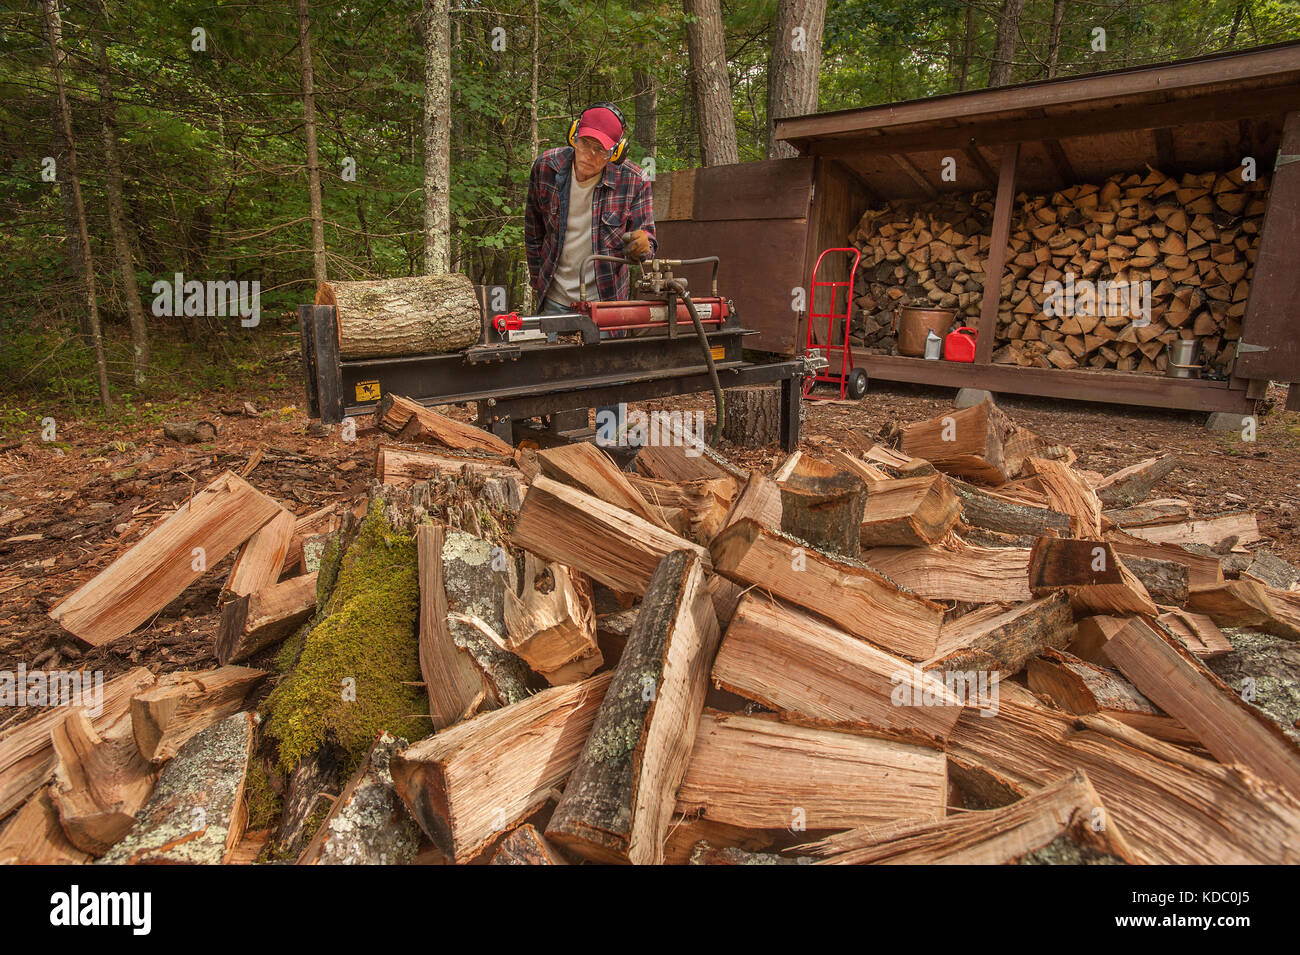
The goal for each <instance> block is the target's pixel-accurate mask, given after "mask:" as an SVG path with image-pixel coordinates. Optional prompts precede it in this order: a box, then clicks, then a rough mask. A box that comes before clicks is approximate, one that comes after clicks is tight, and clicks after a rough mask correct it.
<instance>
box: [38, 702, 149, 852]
mask: <svg viewBox="0 0 1300 955" xmlns="http://www.w3.org/2000/svg"><path fill="white" fill-rule="evenodd" d="M50 741H51V745H52V746H53V747H54V753H55V757H56V759H57V763H56V765H55V770H54V785H53V786H52V787H51V789H50V798H51V800H52V801H53V803H54V806H55V808H56V809H57V810H58V813H59V824H60V825H61V826H62V827H63V831H64V834H65V835H67V837H68V841H69V842H71V843H72V844H73V845H75V846H76V847H77V848H78V849H81V850H82V851H83V852H86V853H89V854H90V855H92V856H102V855H103V854H104V853H105V852H107V851H108V850H109V849H111V848H112V847H113V846H114V845H115V844H116V843H117V842H118V841H119V840H120V839H122V837H123V836H125V835H126V834H127V833H128V832H130V831H131V827H132V825H134V824H135V814H136V813H137V812H139V811H140V809H141V808H143V806H144V804H145V803H146V802H148V800H149V796H150V794H152V793H153V787H154V784H155V783H156V782H157V781H158V767H156V766H152V765H150V763H149V761H148V760H147V759H146V758H145V757H144V756H142V755H141V754H140V750H139V749H138V748H137V746H136V743H135V738H134V736H133V735H132V732H131V717H130V715H129V714H126V713H124V714H122V715H121V716H119V717H118V718H117V719H116V720H114V721H113V722H111V723H109V724H107V725H105V726H103V728H102V729H101V730H96V729H95V727H94V725H93V724H92V723H91V721H90V717H89V716H88V715H87V714H86V711H85V710H84V709H77V710H73V711H72V712H71V713H69V714H68V717H67V719H65V720H64V721H63V722H62V723H60V724H59V725H58V726H56V727H54V730H53V732H52V733H51V734H50Z"/></svg>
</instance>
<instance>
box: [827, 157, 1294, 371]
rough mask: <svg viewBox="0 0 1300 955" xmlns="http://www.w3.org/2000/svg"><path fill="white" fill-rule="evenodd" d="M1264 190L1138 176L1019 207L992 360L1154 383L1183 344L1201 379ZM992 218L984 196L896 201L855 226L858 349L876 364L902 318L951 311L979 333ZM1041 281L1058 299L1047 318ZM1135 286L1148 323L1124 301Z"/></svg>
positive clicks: (1237, 325)
mask: <svg viewBox="0 0 1300 955" xmlns="http://www.w3.org/2000/svg"><path fill="white" fill-rule="evenodd" d="M1268 184H1269V177H1268V176H1267V175H1261V176H1260V177H1259V178H1258V179H1256V180H1253V181H1243V180H1242V176H1241V169H1240V168H1238V169H1236V170H1234V171H1232V172H1230V173H1227V174H1220V173H1215V172H1207V173H1201V174H1193V173H1187V174H1185V175H1183V176H1182V177H1181V178H1178V177H1173V176H1166V175H1165V174H1164V173H1162V172H1160V171H1159V170H1156V169H1151V168H1150V167H1148V172H1147V173H1146V174H1145V175H1142V174H1138V173H1134V174H1131V175H1127V176H1124V175H1117V176H1112V177H1111V178H1109V179H1107V180H1106V181H1105V182H1103V183H1101V184H1099V185H1098V184H1082V185H1075V186H1071V187H1069V188H1068V189H1063V190H1061V191H1060V192H1056V193H1053V194H1052V195H1050V196H1044V195H1038V196H1026V195H1023V194H1022V195H1020V196H1017V198H1016V204H1015V207H1014V209H1013V213H1012V222H1011V235H1010V240H1009V246H1008V250H1007V264H1006V269H1005V271H1004V272H1003V275H1002V289H1001V293H1002V302H1001V309H1002V311H1001V312H1000V314H999V316H998V332H997V341H996V350H995V352H994V355H993V360H994V361H995V362H1001V363H1007V364H1016V365H1020V366H1025V367H1038V368H1049V367H1055V368H1081V367H1088V368H1115V369H1118V370H1120V371H1138V372H1152V373H1154V372H1159V373H1163V372H1164V371H1165V369H1166V367H1167V364H1168V361H1167V357H1166V354H1165V346H1166V344H1167V343H1169V342H1171V341H1175V340H1177V339H1180V338H1184V339H1197V340H1199V342H1200V348H1201V356H1202V357H1203V358H1204V359H1206V360H1207V361H1208V363H1209V365H1210V366H1211V367H1226V368H1230V364H1231V359H1232V357H1233V355H1234V354H1235V352H1234V351H1233V347H1234V343H1235V342H1236V341H1237V339H1239V338H1240V337H1241V321H1242V316H1244V315H1245V313H1246V299H1247V297H1248V295H1249V293H1250V280H1251V272H1252V271H1253V268H1254V263H1255V254H1256V246H1257V244H1258V240H1259V232H1260V228H1261V225H1262V222H1263V216H1264V206H1265V199H1266V196H1267V193H1268ZM993 205H994V202H993V196H992V194H991V193H989V192H977V193H973V194H971V195H968V196H952V197H943V198H940V199H936V200H933V201H931V202H929V203H924V204H918V203H916V202H914V201H895V202H891V203H889V204H888V205H887V206H886V207H885V208H883V209H877V210H869V211H868V212H867V213H866V214H865V215H864V216H863V217H862V220H861V222H860V223H859V224H858V227H857V229H856V230H855V231H854V233H853V235H852V236H851V241H852V243H853V245H854V246H856V247H857V248H859V249H861V250H862V261H861V264H860V265H859V271H858V276H857V287H856V289H855V292H856V293H857V294H856V301H855V304H856V305H857V311H856V314H855V320H854V328H853V330H852V331H853V333H854V334H855V335H856V336H857V341H858V343H859V344H862V345H865V346H867V347H869V348H871V349H874V350H878V351H881V352H888V351H889V350H890V345H891V344H892V327H893V314H894V309H895V308H896V307H897V306H900V305H904V306H905V305H918V306H922V307H930V308H932V307H935V306H939V307H943V308H952V309H955V310H956V313H957V317H956V324H958V325H968V326H971V327H974V326H975V325H976V324H977V319H978V318H979V313H980V302H981V299H982V297H983V294H984V263H985V261H986V260H987V258H988V252H989V232H990V229H991V222H992V218H993ZM1067 274H1068V275H1072V276H1073V278H1072V280H1071V279H1070V278H1068V277H1067ZM1053 282H1056V283H1060V284H1061V286H1062V289H1061V292H1060V295H1059V296H1058V297H1057V298H1056V299H1055V300H1054V302H1055V303H1057V304H1053V305H1051V307H1050V308H1048V309H1047V310H1046V311H1045V306H1047V305H1048V300H1049V298H1051V297H1052V292H1053V291H1054V289H1053V287H1052V286H1051V285H1050V283H1053ZM1102 282H1105V283H1108V284H1107V286H1102V287H1100V289H1099V287H1098V286H1099V283H1102ZM1142 282H1147V283H1149V289H1150V299H1149V305H1150V314H1149V316H1147V315H1144V314H1143V312H1142V307H1141V305H1140V304H1139V303H1137V302H1135V301H1134V299H1135V298H1136V296H1133V295H1131V294H1130V292H1131V291H1133V286H1132V285H1131V284H1130V283H1142ZM1112 286H1113V287H1114V288H1111V287H1112ZM1121 288H1122V297H1121ZM1140 288H1141V287H1140V286H1139V287H1138V291H1139V293H1140ZM1135 317H1137V318H1139V322H1138V323H1137V324H1136V325H1135V324H1134V322H1133V319H1134V318H1135ZM1146 318H1149V319H1150V323H1149V324H1146V325H1142V324H1141V321H1142V320H1143V319H1146Z"/></svg>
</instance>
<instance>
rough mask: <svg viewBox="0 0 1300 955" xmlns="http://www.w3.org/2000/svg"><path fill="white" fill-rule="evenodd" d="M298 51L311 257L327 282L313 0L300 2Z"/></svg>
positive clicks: (314, 269) (319, 277)
mask: <svg viewBox="0 0 1300 955" xmlns="http://www.w3.org/2000/svg"><path fill="white" fill-rule="evenodd" d="M298 50H299V53H300V54H301V56H302V108H303V126H304V127H305V133H306V136H307V188H308V192H309V195H310V197H311V258H312V272H313V273H314V274H315V276H316V284H317V285H320V284H321V283H322V282H324V281H325V278H326V270H325V213H324V211H323V209H322V207H321V192H320V154H319V153H318V152H317V150H316V93H315V90H314V89H313V84H312V69H311V9H310V0H298Z"/></svg>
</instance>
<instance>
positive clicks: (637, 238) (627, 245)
mask: <svg viewBox="0 0 1300 955" xmlns="http://www.w3.org/2000/svg"><path fill="white" fill-rule="evenodd" d="M623 254H624V255H625V256H627V257H628V258H630V259H643V258H645V257H646V256H647V255H649V254H650V236H648V235H646V234H645V230H644V229H637V230H636V231H635V232H627V233H624V235H623Z"/></svg>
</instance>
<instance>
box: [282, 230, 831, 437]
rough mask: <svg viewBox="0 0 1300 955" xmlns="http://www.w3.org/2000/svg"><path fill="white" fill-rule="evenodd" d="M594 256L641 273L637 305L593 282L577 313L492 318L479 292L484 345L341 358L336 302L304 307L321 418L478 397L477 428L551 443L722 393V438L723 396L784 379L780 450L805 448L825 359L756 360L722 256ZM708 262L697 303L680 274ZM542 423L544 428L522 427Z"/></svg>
mask: <svg viewBox="0 0 1300 955" xmlns="http://www.w3.org/2000/svg"><path fill="white" fill-rule="evenodd" d="M596 261H606V262H617V263H621V264H624V265H629V266H635V267H637V268H638V269H639V271H640V277H639V279H638V280H637V283H636V287H635V288H636V292H635V294H636V295H637V298H635V299H633V300H629V301H615V302H598V301H593V300H591V299H589V298H588V296H587V280H586V279H585V278H584V279H583V281H582V282H581V292H580V297H579V300H578V301H577V302H575V303H574V304H573V310H572V311H571V312H567V313H564V314H560V315H520V314H518V313H517V312H508V313H498V314H492V310H491V309H489V308H488V307H487V301H486V299H487V296H486V294H482V293H484V292H485V289H480V293H481V294H480V295H479V302H480V304H481V305H482V306H483V323H482V331H481V335H480V338H479V341H478V343H477V344H474V345H471V346H469V347H468V348H465V349H463V350H461V351H455V352H449V353H445V354H434V355H403V356H399V357H386V358H364V359H347V360H343V359H340V357H339V350H338V341H339V336H338V317H337V314H336V312H335V309H334V307H333V306H330V305H300V306H299V307H298V320H299V327H300V330H301V332H302V351H303V365H304V374H305V379H306V383H307V403H308V408H309V411H310V414H311V416H312V417H316V418H319V419H320V420H321V422H322V423H324V424H336V423H338V422H340V421H342V420H343V419H344V418H345V417H348V416H353V415H358V414H364V413H367V412H372V411H374V410H375V409H376V407H377V405H378V403H379V401H380V400H381V398H382V397H383V396H384V395H387V394H393V395H401V396H403V397H407V398H411V399H413V400H415V401H419V402H420V403H422V404H424V405H439V404H455V403H465V402H471V401H472V402H475V403H476V405H477V409H478V418H477V422H478V424H479V426H480V427H482V428H485V429H487V430H489V431H491V432H492V433H493V434H495V435H497V437H499V438H501V439H502V440H504V441H506V442H507V443H509V444H512V445H513V444H515V443H516V442H517V441H518V440H519V439H521V438H523V437H528V436H530V434H531V435H532V436H534V437H537V438H542V437H543V436H544V435H545V436H546V437H547V438H549V441H546V440H543V441H542V442H541V443H549V442H553V441H557V440H558V441H574V440H585V439H587V438H589V437H591V436H592V434H593V429H591V428H590V427H589V426H588V423H587V412H588V409H591V408H594V407H598V406H601V405H615V404H618V403H621V402H629V401H644V400H646V399H649V398H660V397H665V396H668V395H682V394H694V393H698V392H702V391H712V392H713V395H714V404H715V408H716V411H717V425H716V427H715V430H714V439H715V440H716V437H717V434H718V432H719V431H720V430H721V427H722V421H723V416H724V414H725V407H724V404H723V390H724V389H727V388H737V387H743V386H748V385H759V384H764V383H771V382H776V383H778V384H779V386H780V388H781V445H782V447H783V448H784V449H785V450H786V451H793V450H794V449H795V448H796V447H797V445H798V443H799V418H800V404H801V399H802V389H803V381H804V379H805V378H807V377H809V376H815V375H816V374H817V373H818V372H819V371H822V370H823V369H825V367H826V365H827V361H826V359H825V358H824V357H819V356H816V355H814V356H812V357H807V356H805V357H800V358H797V359H795V360H793V361H776V362H771V363H766V364H759V363H755V362H750V361H746V360H745V358H744V355H743V349H742V342H743V339H744V338H745V337H746V336H748V335H754V334H757V333H756V332H754V331H753V330H751V329H747V328H745V327H743V326H742V325H741V324H740V320H739V317H738V315H737V313H736V306H735V303H734V302H732V300H731V299H728V298H725V297H723V296H721V295H720V294H719V293H718V264H719V262H718V258H717V256H708V257H704V258H697V259H662V258H660V259H647V260H645V261H644V262H641V261H636V260H633V259H625V258H620V257H616V256H605V255H592V256H589V257H588V258H587V259H585V260H584V261H583V263H582V267H581V269H580V270H579V274H580V275H582V276H587V275H588V267H589V266H590V265H591V263H593V262H596ZM701 265H711V266H712V277H711V280H710V289H709V294H708V295H707V296H700V297H698V298H697V297H695V296H693V295H692V294H691V292H690V290H689V287H688V284H687V282H686V280H685V279H684V278H683V277H681V276H675V275H674V274H673V269H680V268H682V267H684V266H701ZM593 271H594V270H593ZM616 330H624V331H626V332H627V335H626V337H620V338H611V337H604V336H602V334H601V333H602V332H613V331H616ZM552 336H554V337H555V339H556V340H554V341H551V340H550V339H551V337H552ZM533 418H541V419H543V422H544V423H543V424H542V425H540V426H534V427H532V428H531V430H530V431H525V430H523V426H524V423H525V421H526V420H527V419H533ZM539 432H540V433H539Z"/></svg>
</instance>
